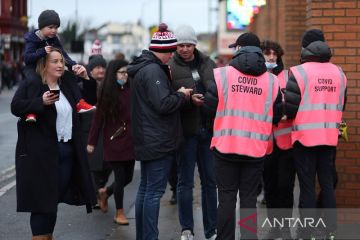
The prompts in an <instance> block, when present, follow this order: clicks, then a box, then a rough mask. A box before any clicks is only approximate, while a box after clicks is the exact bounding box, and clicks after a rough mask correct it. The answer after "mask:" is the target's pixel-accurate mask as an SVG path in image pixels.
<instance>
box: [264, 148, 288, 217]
mask: <svg viewBox="0 0 360 240" xmlns="http://www.w3.org/2000/svg"><path fill="white" fill-rule="evenodd" d="M263 178H264V190H265V199H266V207H267V208H268V217H274V216H272V215H273V214H275V213H273V212H272V211H271V208H283V210H282V211H281V214H282V215H283V214H286V216H280V217H291V216H292V209H293V205H294V185H295V163H294V158H293V150H292V149H289V150H281V149H280V148H279V147H278V146H277V145H276V144H274V150H273V152H272V154H270V155H268V156H267V157H266V159H265V164H264V173H263Z"/></svg>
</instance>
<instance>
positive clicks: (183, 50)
mask: <svg viewBox="0 0 360 240" xmlns="http://www.w3.org/2000/svg"><path fill="white" fill-rule="evenodd" d="M194 50H195V45H194V44H189V43H182V44H178V45H177V49H176V51H177V53H178V54H179V55H180V57H181V58H182V59H184V61H185V62H189V61H191V60H193V59H194Z"/></svg>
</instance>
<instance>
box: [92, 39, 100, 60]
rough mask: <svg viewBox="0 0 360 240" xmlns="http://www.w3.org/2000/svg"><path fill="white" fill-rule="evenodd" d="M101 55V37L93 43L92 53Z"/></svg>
mask: <svg viewBox="0 0 360 240" xmlns="http://www.w3.org/2000/svg"><path fill="white" fill-rule="evenodd" d="M99 54H100V55H101V54H102V52H101V42H100V40H99V39H96V40H95V41H94V43H93V45H92V46H91V53H90V56H92V55H99Z"/></svg>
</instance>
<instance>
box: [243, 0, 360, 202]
mask: <svg viewBox="0 0 360 240" xmlns="http://www.w3.org/2000/svg"><path fill="white" fill-rule="evenodd" d="M310 28H319V29H321V30H323V31H324V33H325V38H326V40H327V42H328V44H329V46H330V48H331V49H332V51H333V58H332V62H333V63H335V64H338V65H339V66H341V67H342V68H343V70H344V72H345V74H346V76H347V78H348V85H347V87H348V89H347V96H348V100H347V106H346V111H345V113H344V119H345V120H346V122H347V124H348V136H349V142H344V141H343V140H340V141H339V146H338V153H337V160H336V165H337V170H338V173H339V183H338V188H337V191H336V195H337V204H338V207H359V206H360V104H359V101H360V40H359V39H360V1H356V0H343V1H339V0H338V1H336V0H307V1H304V0H293V1H285V0H268V1H267V5H266V6H265V7H263V8H262V9H261V12H260V14H259V15H257V16H256V18H255V21H254V22H253V23H252V24H251V25H250V26H249V30H250V31H253V32H255V33H257V34H258V35H259V37H260V38H261V39H272V40H275V41H278V42H279V43H280V44H281V45H282V46H283V48H284V50H285V57H284V62H285V65H286V67H287V68H289V67H290V66H293V65H296V64H298V63H299V59H300V50H301V46H300V41H301V36H302V34H303V33H304V31H305V30H306V29H310Z"/></svg>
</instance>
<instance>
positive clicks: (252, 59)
mask: <svg viewBox="0 0 360 240" xmlns="http://www.w3.org/2000/svg"><path fill="white" fill-rule="evenodd" d="M229 65H230V66H232V67H234V68H236V69H237V70H239V71H240V72H241V73H244V74H248V75H252V76H260V75H262V74H263V73H265V72H266V71H267V69H266V66H265V59H264V56H263V54H262V51H261V49H260V48H258V47H252V46H248V47H242V48H240V50H239V51H238V52H236V54H235V56H234V57H233V59H232V60H231V61H230V63H229ZM207 94H208V95H210V96H209V97H208V98H205V104H206V106H207V109H208V110H209V112H210V113H212V114H215V112H216V109H217V104H218V95H217V87H216V84H214V85H213V86H211V87H210V88H209V89H208V93H207ZM207 99H208V101H206V100H207ZM282 108H283V107H282V97H281V92H280V90H279V92H278V95H277V97H276V100H275V102H274V105H273V124H276V123H278V122H279V121H280V120H281V117H282ZM214 152H215V154H216V155H217V157H219V158H221V159H224V160H230V161H256V158H249V157H247V156H240V155H237V154H222V153H220V152H218V151H217V150H216V149H215V151H214ZM262 159H263V158H259V159H258V160H262Z"/></svg>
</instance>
